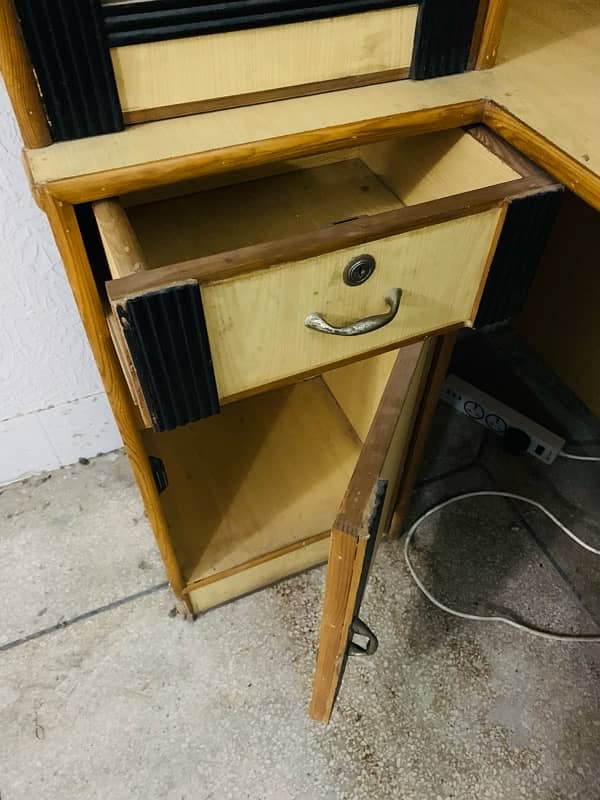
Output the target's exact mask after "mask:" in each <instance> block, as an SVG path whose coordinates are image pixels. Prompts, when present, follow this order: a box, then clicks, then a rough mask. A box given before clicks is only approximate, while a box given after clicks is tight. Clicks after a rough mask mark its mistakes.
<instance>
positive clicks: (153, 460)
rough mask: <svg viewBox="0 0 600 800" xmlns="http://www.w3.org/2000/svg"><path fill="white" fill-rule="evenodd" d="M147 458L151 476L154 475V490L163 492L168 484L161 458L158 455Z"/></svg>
mask: <svg viewBox="0 0 600 800" xmlns="http://www.w3.org/2000/svg"><path fill="white" fill-rule="evenodd" d="M148 460H149V461H150V469H151V470H152V476H153V477H154V483H155V484H156V490H157V491H158V493H159V494H160V493H161V492H164V490H165V489H166V488H167V486H168V485H169V479H168V478H167V470H166V469H165V465H164V464H163V460H162V458H159V457H158V456H149V457H148Z"/></svg>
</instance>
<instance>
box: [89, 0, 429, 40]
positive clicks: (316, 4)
mask: <svg viewBox="0 0 600 800" xmlns="http://www.w3.org/2000/svg"><path fill="white" fill-rule="evenodd" d="M415 2H418V0H304V2H301V1H300V0H230V2H220V3H215V2H207V3H206V2H205V3H200V2H198V0H139V2H132V3H123V4H121V3H116V4H111V5H107V6H105V7H104V17H105V23H106V29H107V31H108V37H109V43H110V46H111V47H118V46H119V45H127V44H141V43H142V42H155V41H160V40H162V39H176V38H180V37H183V36H201V35H203V34H210V33H225V32H226V31H236V30H245V29H249V28H262V27H266V26H269V25H285V24H287V23H291V22H305V21H307V20H314V19H324V18H326V17H338V16H344V15H347V14H357V13H359V12H362V11H376V10H379V9H382V8H395V7H396V6H405V5H412V4H414V3H415Z"/></svg>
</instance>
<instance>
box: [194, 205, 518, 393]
mask: <svg viewBox="0 0 600 800" xmlns="http://www.w3.org/2000/svg"><path fill="white" fill-rule="evenodd" d="M502 216H503V211H502V209H501V208H494V209H492V210H489V211H485V212H482V213H479V214H472V215H470V216H465V217H460V218H458V219H453V220H450V221H449V222H444V223H440V224H438V225H433V226H430V227H425V228H419V229H417V230H413V231H409V232H407V233H403V234H399V235H396V236H390V237H388V238H385V239H381V240H378V241H374V242H369V243H368V244H365V245H363V246H362V247H360V246H359V247H352V248H348V249H345V250H338V251H335V252H332V253H327V254H324V255H321V256H317V257H315V258H310V259H306V260H304V261H300V262H292V263H287V264H283V265H280V266H277V267H271V268H269V269H264V270H260V271H258V272H253V273H251V274H249V275H247V276H240V277H237V278H232V279H230V280H226V281H222V282H219V283H213V284H207V285H204V286H203V287H202V299H203V305H204V314H205V318H206V325H207V330H208V335H209V339H210V347H211V352H212V358H213V366H214V371H215V377H216V381H217V388H218V391H219V396H220V397H221V398H222V399H223V398H230V397H233V396H236V395H238V394H241V393H245V392H248V391H250V390H252V389H253V388H258V387H261V386H265V385H269V384H273V383H277V382H279V381H285V380H286V379H288V378H292V377H293V376H297V375H303V374H306V373H309V372H318V371H319V370H321V369H324V368H326V367H328V366H331V365H334V364H336V363H337V362H342V361H345V360H349V359H352V358H354V357H359V356H361V355H362V354H365V353H368V352H371V351H373V350H378V349H384V348H386V347H388V346H392V345H393V344H395V343H398V342H402V341H404V340H408V339H411V338H414V337H419V336H421V335H424V334H427V333H430V332H433V331H436V330H439V329H442V328H445V327H447V326H451V325H455V324H459V323H461V322H465V321H469V320H471V319H472V315H473V309H474V305H475V303H476V300H477V297H478V295H479V291H480V287H481V284H482V280H483V278H484V272H485V270H486V267H487V265H488V260H489V255H490V249H491V247H492V246H493V245H494V244H495V241H496V234H497V231H498V227H499V225H500V223H501V220H502ZM362 253H368V254H370V255H372V256H373V257H374V258H375V261H376V267H375V271H374V273H373V274H372V276H371V277H370V278H369V279H368V280H367V281H366V282H365V283H363V284H362V285H359V286H353V287H350V286H347V285H345V284H344V281H343V271H344V268H345V266H346V265H347V263H348V262H349V261H350V260H351V259H352V258H353V257H355V256H358V255H361V254H362ZM395 288H397V289H400V290H401V291H402V296H401V301H400V308H399V311H398V313H397V315H396V316H395V318H394V319H393V320H392V321H391V322H389V323H388V324H387V325H385V326H384V327H382V328H380V329H379V330H376V331H372V332H370V333H365V334H362V335H358V336H349V337H346V336H336V335H331V334H326V333H322V332H319V331H315V330H310V329H308V328H306V327H305V325H304V320H305V318H306V316H307V315H308V314H311V313H319V314H321V315H322V316H323V317H324V318H325V319H326V320H327V321H328V322H330V323H331V324H332V325H336V326H339V325H346V324H348V323H349V322H352V321H355V320H359V319H362V318H364V317H368V316H372V315H374V314H382V313H384V312H385V311H386V310H387V307H386V304H385V301H384V296H385V295H386V294H387V293H388V292H389V290H390V289H395Z"/></svg>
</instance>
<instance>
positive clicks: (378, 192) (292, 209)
mask: <svg viewBox="0 0 600 800" xmlns="http://www.w3.org/2000/svg"><path fill="white" fill-rule="evenodd" d="M401 206H402V203H401V202H400V201H399V200H398V198H397V197H396V196H395V195H394V194H393V193H392V192H391V191H390V190H389V189H388V188H387V187H386V186H385V185H384V184H383V183H382V182H381V181H380V180H379V178H378V177H377V176H376V175H374V174H373V173H372V172H371V171H370V170H369V169H368V167H367V166H366V165H365V164H364V163H363V162H362V161H360V159H351V160H346V161H340V162H338V163H336V164H329V165H325V166H321V167H315V168H313V169H306V170H302V171H296V172H288V173H287V174H285V175H278V176H274V177H270V178H263V179H261V180H255V181H249V182H245V183H239V184H236V185H233V186H226V187H223V188H221V189H214V190H212V191H210V192H200V193H198V194H195V195H188V196H185V197H180V198H174V199H171V200H165V201H160V202H158V203H151V204H148V205H144V206H135V207H132V208H130V209H128V212H127V213H128V216H129V218H130V220H131V222H132V225H133V228H134V229H135V231H136V233H137V236H138V237H139V239H140V242H141V245H142V249H143V251H144V253H145V254H146V257H147V259H148V263H149V266H151V267H160V266H164V265H166V264H173V263H176V262H178V261H187V260H189V259H193V258H200V257H202V256H208V255H212V254H214V253H220V252H223V251H226V250H235V249H237V248H240V247H246V246H247V245H251V244H258V243H261V242H266V241H272V240H276V239H284V238H287V237H288V236H295V235H298V234H302V233H308V232H309V231H314V230H318V229H319V228H322V227H325V226H327V225H331V224H333V223H335V222H341V221H343V220H347V219H350V218H353V217H358V216H362V215H364V214H378V213H381V212H384V211H391V210H393V209H396V208H400V207H401Z"/></svg>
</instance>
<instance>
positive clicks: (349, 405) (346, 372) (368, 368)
mask: <svg viewBox="0 0 600 800" xmlns="http://www.w3.org/2000/svg"><path fill="white" fill-rule="evenodd" d="M397 358H398V353H397V351H396V350H391V351H390V352H388V353H383V354H382V355H380V356H372V357H371V358H364V359H361V360H360V361H356V362H354V363H352V364H348V365H346V366H344V367H339V368H337V369H333V370H330V371H329V372H324V373H323V375H322V378H323V381H324V382H325V384H326V386H327V388H328V389H329V391H330V392H331V394H332V395H333V396H334V398H335V400H336V402H337V404H338V405H339V406H340V408H341V409H342V411H343V412H344V414H345V416H346V417H347V419H348V421H349V422H350V424H351V425H352V427H353V428H354V430H355V431H356V434H357V436H358V438H359V439H360V440H361V441H362V442H364V440H365V439H366V438H367V434H368V433H369V428H370V427H371V423H372V421H373V417H374V416H375V412H376V411H377V408H378V406H379V403H380V401H381V395H382V394H383V390H384V389H385V386H386V384H387V382H388V379H389V377H390V372H391V371H392V367H393V366H394V364H395V363H396V360H397Z"/></svg>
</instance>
